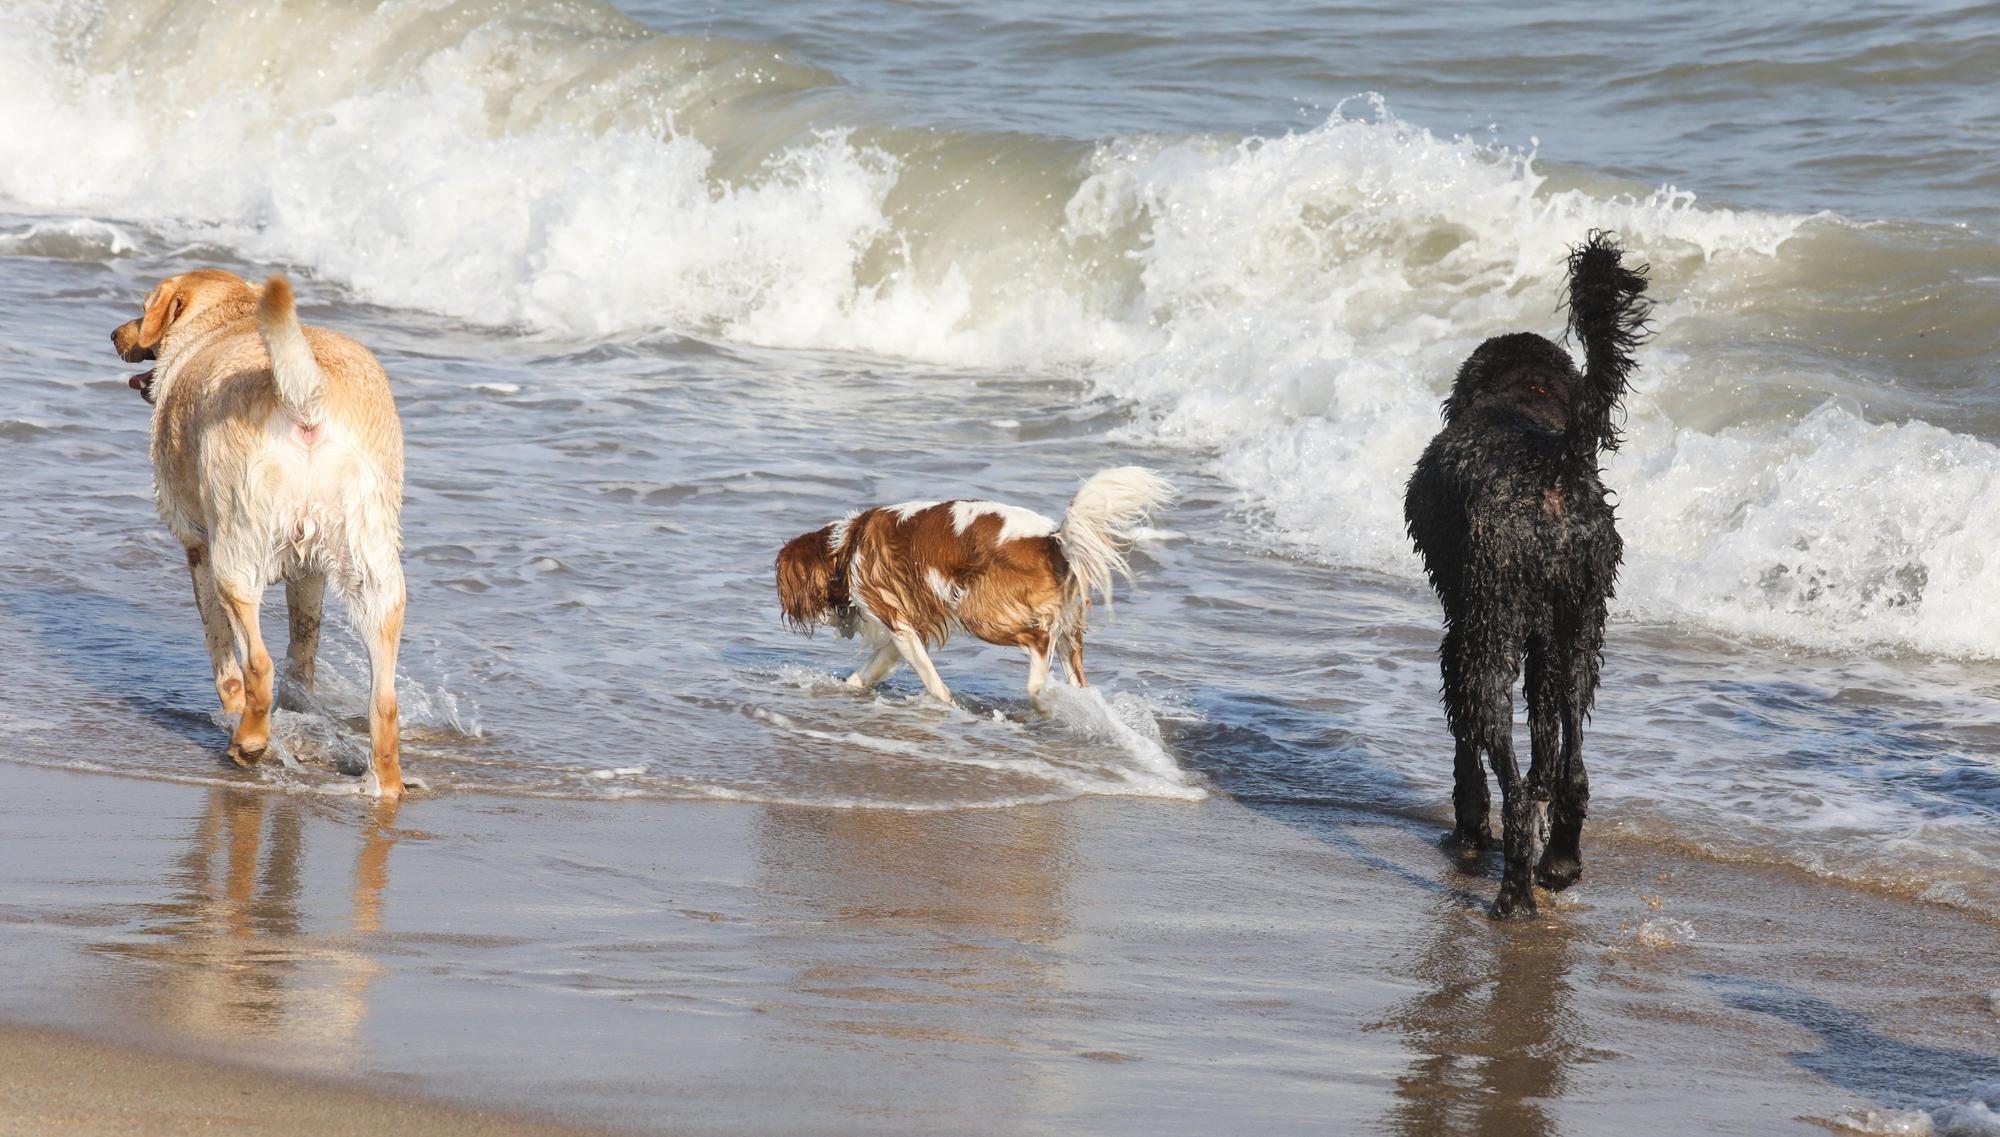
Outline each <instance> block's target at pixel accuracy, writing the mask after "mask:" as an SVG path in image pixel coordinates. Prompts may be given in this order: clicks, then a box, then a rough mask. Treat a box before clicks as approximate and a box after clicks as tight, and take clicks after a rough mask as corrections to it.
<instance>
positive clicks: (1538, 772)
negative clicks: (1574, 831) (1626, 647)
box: [1510, 636, 1570, 881]
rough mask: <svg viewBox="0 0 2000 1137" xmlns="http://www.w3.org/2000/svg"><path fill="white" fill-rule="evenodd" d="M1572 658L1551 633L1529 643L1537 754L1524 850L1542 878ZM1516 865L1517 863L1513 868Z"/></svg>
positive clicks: (1531, 709)
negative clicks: (1552, 640)
mask: <svg viewBox="0 0 2000 1137" xmlns="http://www.w3.org/2000/svg"><path fill="white" fill-rule="evenodd" d="M1568 663H1569V660H1568V658H1567V657H1566V656H1565V655H1564V654H1563V652H1562V650H1561V649H1560V647H1559V646H1558V645H1557V644H1555V643H1552V642H1551V641H1550V640H1549V639H1548V638H1547V637H1544V636H1536V637H1534V638H1533V639H1531V640H1529V641H1528V651H1527V682H1526V684H1525V687H1526V695H1527V699H1528V735H1529V738H1530V743H1529V745H1530V747H1531V751H1532V754H1533V758H1532V759H1531V760H1530V761H1529V764H1528V779H1527V786H1526V792H1525V794H1524V795H1523V796H1524V797H1525V799H1526V801H1527V803H1528V811H1527V813H1528V816H1527V820H1526V826H1525V829H1524V838H1525V846H1526V848H1525V851H1524V853H1523V854H1522V855H1523V856H1524V857H1525V858H1526V860H1527V862H1528V863H1529V864H1530V865H1532V866H1534V872H1535V879H1536V880H1538V881H1539V880H1541V879H1542V874H1543V872H1544V871H1545V870H1546V869H1547V868H1548V867H1549V859H1548V850H1549V849H1550V848H1551V847H1552V845H1551V842H1550V840H1549V829H1550V814H1551V812H1552V809H1551V800H1550V799H1551V798H1552V797H1554V796H1556V793H1555V792H1554V787H1553V783H1555V782H1558V781H1560V779H1561V771H1562V765H1563V752H1562V720H1563V708H1564V705H1565V704H1566V703H1568V702H1569V701H1570V700H1569V698H1568V694H1569V691H1570V675H1569V666H1568ZM1510 867H1511V866H1510Z"/></svg>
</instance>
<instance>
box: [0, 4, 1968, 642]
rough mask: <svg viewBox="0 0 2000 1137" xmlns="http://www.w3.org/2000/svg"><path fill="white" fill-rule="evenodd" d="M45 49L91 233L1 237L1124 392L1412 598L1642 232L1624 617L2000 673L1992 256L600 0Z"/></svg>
mask: <svg viewBox="0 0 2000 1137" xmlns="http://www.w3.org/2000/svg"><path fill="white" fill-rule="evenodd" d="M0 65H4V67H5V69H6V71H7V73H8V74H9V75H10V76H11V77H12V81H11V82H10V83H8V84H7V85H6V87H5V89H4V91H0V196H4V197H5V198H7V199H11V200H12V201H13V202H15V203H17V205H18V206H19V207H21V208H22V209H23V210H26V211H30V212H34V213H37V214H46V215H53V216H55V217H56V218H57V219H56V220H52V221H42V222H37V223H36V224H35V226H34V227H31V228H27V229H23V230H22V231H20V232H16V233H12V234H10V235H7V236H5V238H4V243H0V251H5V252H9V253H13V254H16V255H35V256H60V257H75V258H106V257H114V256H120V255H125V254H126V253H128V252H130V251H132V249H133V248H134V242H135V241H139V240H153V241H156V242H160V243H173V242H178V243H183V244H196V243H198V244H202V245H208V246H217V247H221V248H225V249H229V250H233V251H234V252H235V253H236V254H238V255H240V256H242V257H243V258H246V259H247V260H249V261H253V262H270V263H283V264H291V265H296V266H301V267H303V268H304V269H305V270H307V271H308V272H309V273H310V274H311V275H313V276H314V277H316V278H317V280H318V281H319V286H320V287H322V288H327V287H330V288H337V289H340V290H343V291H345V292H347V293H349V294H351V295H353V296H355V297H358V298H361V299H364V300H367V301H371V302H376V303H381V304H387V305H393V306H401V307H410V308H417V309H423V310H428V311H432V312H437V313H441V314H444V315H447V316H451V317H455V318H458V319H462V320H466V321H469V322H473V323H476V324H482V325H489V326H494V327H496V328H504V329H510V330H512V331H515V332H519V333H523V334H528V335H532V336H542V337H554V338H559V339H566V340H577V339H581V340H589V339H595V338H600V337H618V336H627V335H633V334H642V333H644V332H648V331H652V330H656V329H666V330H669V331H674V332H679V333H685V334H691V335H698V336H704V337H715V338H722V339H729V340H734V341H739V342H746V343H753V344H761V345H771V346H780V347H808V348H831V349H853V350H860V351H866V352H871V353H880V354H891V355H902V356H909V357H916V358H922V359H927V360H935V361H940V362H944V363H948V364H953V365H962V366H968V367H1009V368H1019V367H1026V368H1061V369H1066V370H1081V371H1082V372H1083V373H1084V374H1087V375H1088V376H1090V377H1091V378H1092V379H1093V380H1094V381H1095V382H1097V383H1099V384H1100V385H1101V386H1102V388H1103V389H1105V390H1107V391H1110V392H1112V393H1115V394H1117V395H1120V396H1122V397H1125V398H1127V399H1129V400H1131V401H1132V402H1133V403H1134V404H1135V405H1136V406H1137V407H1138V408H1139V410H1140V412H1141V418H1140V423H1139V426H1138V428H1137V429H1142V430H1145V431H1148V432H1150V433H1152V434H1154V435H1157V436H1159V437H1162V438H1166V439H1169V440H1172V441H1175V442H1178V443H1181V444H1184V445H1185V446H1187V447H1189V448H1190V449H1191V450H1192V451H1193V452H1194V453H1196V454H1198V455H1200V456H1202V460H1203V461H1207V462H1209V463H1211V464H1212V466H1213V468H1214V469H1215V470H1216V471H1217V472H1218V473H1220V474H1221V475H1222V476H1224V477H1225V478H1226V479H1227V480H1228V481H1230V482H1231V483H1232V484H1234V485H1235V486H1237V487H1239V488H1240V489H1241V490H1242V492H1243V493H1244V494H1245V496H1246V499H1247V501H1248V502H1249V503H1250V504H1252V505H1253V506H1255V507H1257V508H1258V509H1260V510H1262V511H1264V513H1265V515H1266V516H1267V517H1268V519H1269V529H1270V533H1271V536H1272V537H1273V538H1274V539H1275V540H1278V541H1280V542H1283V543H1287V544H1291V545H1295V546H1297V547H1299V548H1302V549H1304V550H1306V551H1308V552H1309V553H1310V554H1312V555H1313V556H1316V557H1319V558H1322V559H1324V560H1326V561H1328V562H1330V563H1334V564H1340V565H1349V566H1356V567H1364V568H1370V569H1378V570H1383V571H1388V572H1393V573H1398V574H1405V575H1408V574H1412V573H1414V571H1415V562H1414V560H1413V559H1412V558H1411V556H1410V554H1409V552H1408V549H1407V543H1406V542H1405V541H1404V539H1403V537H1402V533H1401V527H1400V524H1399V517H1398V509H1399V506H1398V502H1399V498H1400V492H1399V491H1400V485H1401V482H1402V479H1403V477H1404V476H1405V474H1406V471H1407V469H1408V466H1409V463H1410V461H1411V459H1412V458H1413V456H1414V455H1415V454H1416V453H1417V451H1418V450H1419V449H1420V447H1421V445H1422V442H1423V440H1424V438H1426V437H1427V436H1428V434H1429V433H1430V431H1431V430H1432V429H1434V427H1435V424H1436V405H1437V401H1438V398H1439V395H1440V392H1441V389H1442V387H1443V385H1444V382H1445V380H1446V378H1447V377H1448V376H1449V375H1450V373H1451V372H1452V370H1453V369H1454V367H1455V364H1456V363H1457V361H1458V360H1459V359H1460V358H1462V357H1463V355H1464V353H1465V352H1466V351H1467V350H1469V349H1470V348H1471V347H1472V346H1473V345H1474V344H1475V343H1476V342H1477V341H1478V340H1479V339H1480V338H1482V337H1484V336H1486V335H1488V334H1491V333H1493V332H1495V331H1498V330H1501V329H1510V328H1531V329H1532V328H1539V329H1542V330H1545V331H1550V332H1553V331H1554V330H1555V329H1556V328H1557V327H1558V320H1559V317H1558V316H1557V315H1556V313H1555V311H1554V309H1555V305H1556V302H1557V300H1558V291H1559V287H1560V280H1559V275H1558V274H1559V270H1560V266H1561V260H1562V253H1563V251H1564V248H1565V246H1566V245H1567V244H1568V243H1570V242H1572V241H1574V240H1576V239H1577V238H1578V237H1580V236H1581V235H1582V234H1583V232H1584V231H1585V230H1587V229H1589V228H1591V227H1608V228H1614V229H1617V230H1618V231H1619V232H1620V233H1621V234H1623V235H1624V237H1625V239H1626V240H1627V242H1628V243H1629V244H1630V245H1631V246H1632V247H1633V248H1634V249H1635V250H1636V251H1637V252H1638V254H1639V255H1640V256H1642V257H1644V258H1646V259H1648V260H1649V261H1651V263H1652V264H1653V266H1654V272H1655V278H1656V280H1657V282H1658V285H1657V293H1658V295H1659V298H1660V300H1661V305H1660V308H1659V310H1658V322H1659V325H1660V327H1659V336H1658V339H1657V340H1656V342H1655V344H1654V346H1653V347H1652V348H1651V349H1649V350H1648V351H1647V352H1646V354H1645V356H1644V358H1643V364H1644V371H1643V373H1642V375H1641V377H1640V384H1641V389H1640V391H1639V393H1638V394H1637V395H1636V396H1635V397H1634V399H1633V400H1632V404H1631V407H1630V422H1629V426H1630V435H1631V439H1632V441H1631V443H1630V445H1629V446H1628V448H1627V449H1626V450H1624V451H1623V452H1621V453H1620V454H1619V455H1618V456H1617V458H1616V460H1615V461H1614V462H1613V463H1612V466H1611V471H1610V480H1611V482H1612V483H1613V484H1614V485H1615V486H1617V487H1618V488H1619V490H1620V491H1621V492H1620V503H1621V505H1620V509H1621V516H1622V518H1623V521H1624V526H1625V532H1626V534H1627V537H1628V546H1629V555H1628V562H1627V568H1626V572H1625V575H1624V579H1623V582H1622V585H1621V589H1620V604H1621V605H1622V606H1623V610H1624V612H1625V614H1627V615H1628V616H1635V617H1639V618H1643V619H1650V620H1661V621H1672V622H1687V623H1692V624H1697V625H1702V626H1706V627H1711V628H1716V629H1720V630H1724V631H1727V632H1731V633H1736V634H1745V635H1755V636H1770V637H1776V638H1780V639H1785V640H1790V641H1794V642H1800V643H1805V644H1809V645H1814V646H1821V647H1829V648H1838V649H1863V650H1877V649H1880V648H1884V647H1895V648H1908V649H1915V650H1919V651H1925V652H1935V653H1944V654H1952V655H1963V656H1972V657H1991V656H1996V655H2000V611H1996V610H1995V609H1994V606H1993V605H1992V604H1990V603H1989V602H1988V601H1989V600H1990V598H1991V597H1992V596H1993V595H1995V594H1996V589H2000V544H1996V539H1995V537H1994V536H1993V534H1992V531H1991V527H1990V526H1987V525H1985V524H1983V521H1984V519H1986V518H1991V517H1993V516H1995V513H1996V507H2000V477H1996V475H2000V452H1996V450H1995V447H1994V446H1993V445H1992V444H1991V443H1990V442H1988V441H1985V440H1984V439H1983V437H1981V436H1982V435H1987V434H1990V433H1992V432H1991V430H1990V429H1988V426H1987V424H1984V423H1981V422H1977V421H1966V422H1956V421H1951V420H1950V417H1949V414H1948V413H1947V414H1945V416H1944V417H1945V420H1946V421H1947V422H1948V423H1949V425H1950V426H1952V427H1954V428H1956V429H1946V428H1944V427H1939V426H1933V425H1930V422H1929V421H1926V416H1928V418H1929V419H1930V421H1937V420H1938V419H1939V417H1940V414H1941V413H1944V412H1950V410H1951V408H1950V407H1949V406H1944V407H1940V406H1939V405H1938V404H1937V403H1936V402H1935V401H1934V400H1933V401H1926V400H1925V399H1922V398H1918V397H1916V396H1913V395H1909V394H1907V393H1905V392H1903V391H1901V390H1900V385H1899V384H1896V383H1894V382H1892V380H1893V379H1894V378H1895V377H1897V376H1898V375H1902V374H1912V373H1914V374H1919V375H1923V374H1932V373H1942V372H1949V371H1951V369H1953V368H1959V369H1963V368H1964V367H1965V366H1966V365H1967V361H1968V360H1971V361H1977V360H1981V359H1991V358H1993V357H1994V356H1995V355H1996V354H2000V330H1996V324H1995V322H1994V321H1992V320H1990V319H1985V318H1984V317H1983V316H1982V313H1984V314H1986V315H1990V314H1991V313H1992V312H1993V311H1994V309H1995V299H1994V298H1995V296H1996V294H2000V249H1996V248H1995V247H1993V246H1992V245H1991V244H1990V243H1982V240H1981V239H1980V238H1978V237H1976V236H1975V235H1970V234H1963V233H1956V232H1950V231H1943V230H1925V229H1920V228H1915V227H1910V226H1901V227H1896V226H1882V225H1866V224H1859V223H1856V222H1853V221H1849V220H1845V219H1841V218H1837V217H1833V216H1828V215H1814V216H1804V215H1784V214H1774V213H1763V212H1749V211H1737V210H1729V209H1720V208H1708V207H1704V206H1703V205H1700V204H1697V202H1696V200H1695V198H1694V197H1693V195H1692V194H1689V193H1686V192H1683V191H1680V190H1677V189H1674V188H1672V187H1664V188H1657V189H1655V188H1650V187H1644V186H1634V185H1631V184H1628V183H1623V182H1618V181H1615V180H1610V179H1606V178H1602V177H1599V176H1596V175H1593V174H1590V173H1588V172H1585V171H1575V170H1550V169H1544V168H1542V167H1541V166H1540V165H1538V163H1537V161H1536V160H1535V158H1534V156H1533V155H1532V154H1528V153H1521V152H1516V151H1510V150H1506V149H1500V148H1494V147H1490V146H1482V145H1479V144H1475V143H1473V142H1470V141H1465V140H1458V139H1449V138H1442V137H1438V136H1435V135H1433V134H1431V133H1429V132H1427V131H1425V130H1422V129H1419V128H1416V127H1414V126H1411V125H1410V124H1407V123H1404V122H1402V121H1400V120H1398V119H1397V118H1396V117H1395V115H1394V114H1393V113H1392V112H1391V110H1390V109H1389V108H1387V107H1386V106H1383V105H1382V104H1381V103H1380V102H1379V101H1376V100H1370V99H1365V98H1362V99H1356V100H1352V101H1350V102H1349V103H1348V104H1347V105H1346V106H1344V107H1342V108H1341V109H1340V110H1339V111H1338V112H1337V113H1335V114H1334V115H1333V116H1331V117H1330V118H1329V119H1328V120H1327V121H1326V122H1325V123H1323V124H1322V125H1320V126H1319V127H1317V128H1315V129H1311V130H1307V131H1303V132H1299V133H1295V134H1289V135H1285V136H1281V137H1272V138H1249V139H1238V138H1227V137H1218V136H1193V137H1187V136H1179V137H1164V136H1162V137H1129V138H1115V139H1109V140H1103V141H1098V142H1084V141H1077V140H1073V139H1063V138H1053V137H1040V136H1033V135H1023V134H1009V133H1000V132H991V133H983V134H982V133H978V132H976V131H968V130H947V129H931V128H925V127H920V126H917V125H912V124H909V123H901V122H897V121H893V120H891V119H888V118H885V117H883V115H882V113H881V112H880V111H879V110H878V109H877V108H876V107H874V106H873V105H872V104H871V103H870V102H869V100H868V99H867V98H866V97H865V94H864V93H860V92H856V91H854V90H852V89H851V88H849V87H847V86H845V85H844V84H843V83H842V82H841V81H840V80H839V78H838V77H837V76H835V75H832V74H829V73H828V72H826V71H824V70H821V69H818V68H816V67H813V66H811V65H810V64H809V63H808V62H806V61H801V60H798V59H794V58H791V57H789V56H788V55H786V54H785V53H783V52H780V51H776V50H773V49H772V48H771V47H769V46H768V45H762V44H756V43H744V42H733V41H726V40H714V39H700V38H687V37H675V36H663V35H659V34H656V33H654V32H651V31H649V30H648V29H646V28H644V27H641V26H640V25H638V24H635V23H633V22H632V21H630V20H628V19H626V18H625V17H623V16H621V15H619V14H618V13H617V12H616V11H615V10H613V9H611V8H609V7H608V6H604V5H600V4H593V3H589V2H587V0H586V2H577V3H569V2H565V3H560V4H558V3H541V4H534V3H513V4H508V5H504V6H502V5H493V4H469V3H425V2H411V3H399V4H391V5H386V6H383V7H381V8H379V9H378V8H367V7H362V6H351V5H345V4H338V3H333V2H331V0H319V2H316V3H309V4H302V5H285V6H283V7H276V6H271V7H254V6H252V7H240V6H220V7H219V6H182V5H177V4H172V3H164V2H159V0H146V2H125V3H111V4H108V5H103V4H92V5H80V4H77V5H70V4H61V3H55V4H36V5H27V6H19V7H13V8H9V9H7V10H6V11H5V12H4V13H0ZM1835 279H1839V280H1843V281H1846V282H1847V283H1845V284H1842V285H1840V286H1836V285H1834V284H1831V283H1829V282H1830V281H1832V280H1835ZM1906 349H1907V350H1906Z"/></svg>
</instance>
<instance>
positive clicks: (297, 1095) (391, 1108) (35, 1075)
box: [0, 1026, 606, 1137]
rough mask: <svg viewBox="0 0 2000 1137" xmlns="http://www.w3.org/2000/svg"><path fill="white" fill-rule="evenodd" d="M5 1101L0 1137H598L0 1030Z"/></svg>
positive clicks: (375, 1093)
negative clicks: (197, 1136) (264, 1136)
mask: <svg viewBox="0 0 2000 1137" xmlns="http://www.w3.org/2000/svg"><path fill="white" fill-rule="evenodd" d="M0 1063H4V1064H5V1066H6V1074H5V1075H4V1083H5V1085H6V1089H7V1093H6V1095H5V1097H4V1099H0V1134H17V1133H18V1134H24V1135H25V1134H43V1133H65V1134H76V1135H79V1137H99V1135H104V1137H123V1135H130V1137H173V1135H178V1134H183V1133H211V1134H213V1133H222V1134H245V1133H286V1134H295V1135H297V1137H322V1135H325V1137H334V1135H340V1137H347V1135H349V1134H353V1133H357V1132H358V1133H371V1134H380V1135H384V1137H401V1135H405V1134H407V1135H410V1137H417V1135H422V1137H457V1135H459V1134H475V1133H476V1134H481V1135H482V1137H589V1135H591V1134H602V1133H605V1132H606V1131H605V1130H598V1129H583V1128H577V1127H572V1126H567V1125H555V1124H547V1123H543V1122H535V1121H523V1120H520V1119H518V1118H511V1117H503V1116H499V1115H496V1114H493V1113H490V1112H485V1111H480V1110H467V1109H453V1108H450V1107H448V1106H439V1105H434V1104H430V1103H427V1102H419V1101H415V1100H411V1099H409V1098H401V1097H397V1096H394V1095H393V1094H392V1093H387V1092H384V1091H383V1090H382V1089H380V1088H379V1087H378V1088H362V1087H352V1086H342V1085H337V1084H333V1083H330V1082H326V1081H323V1080H318V1079H312V1078H301V1077H293V1076H286V1075H282V1074H272V1073H267V1072H263V1071H257V1070H251V1069H247V1068H243V1067H238V1066H229V1065H224V1064H221V1063H213V1062H193V1061H189V1060H188V1059H185V1058H181V1057H177V1056H175V1055H172V1054H167V1053H162V1052H160V1051H157V1050H148V1049H145V1048H142V1047H135V1046H130V1045H126V1046H118V1045H112V1044H108V1043H103V1042H97V1041H94V1040H89V1039H83V1038H77V1037H74V1036H71V1035H65V1034H59V1033H56V1032H54V1031H48V1030H24V1029H21V1028H19V1027H5V1026H0Z"/></svg>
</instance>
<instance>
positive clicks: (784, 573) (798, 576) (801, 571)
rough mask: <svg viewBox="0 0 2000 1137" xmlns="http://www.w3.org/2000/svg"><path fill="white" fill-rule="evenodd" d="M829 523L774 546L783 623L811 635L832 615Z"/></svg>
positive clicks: (831, 549) (831, 536)
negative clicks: (778, 547) (778, 546)
mask: <svg viewBox="0 0 2000 1137" xmlns="http://www.w3.org/2000/svg"><path fill="white" fill-rule="evenodd" d="M833 568H834V565H833V527H832V526H831V525H829V526H827V527H825V528H823V529H815V530H813V531H812V532H810V533H805V534H801V535H800V536H797V537H794V538H792V539H791V540H790V541H789V542H787V543H786V544H785V547H784V548H783V549H780V550H778V604H779V605H780V606H781V607H783V609H784V611H785V623H786V625H787V626H789V627H790V628H791V629H792V630H793V631H795V632H803V633H804V634H806V635H811V634H812V632H813V629H814V628H815V627H817V626H818V625H819V624H820V623H821V622H822V621H824V620H825V619H826V618H827V617H829V616H831V615H833V607H834V605H833V597H832V590H833Z"/></svg>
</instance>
